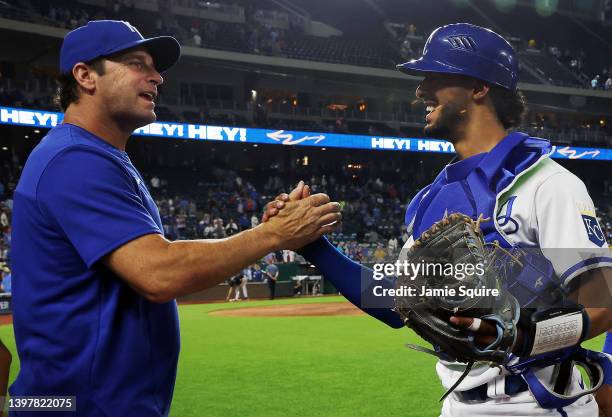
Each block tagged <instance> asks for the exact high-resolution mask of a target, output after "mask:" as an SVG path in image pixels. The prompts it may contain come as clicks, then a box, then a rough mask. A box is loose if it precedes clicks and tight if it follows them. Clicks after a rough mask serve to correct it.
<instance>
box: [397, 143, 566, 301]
mask: <svg viewBox="0 0 612 417" xmlns="http://www.w3.org/2000/svg"><path fill="white" fill-rule="evenodd" d="M551 149H552V148H551V145H550V142H548V141H546V140H544V139H539V138H531V137H529V136H528V135H526V134H524V133H511V134H510V135H508V136H506V137H505V138H504V139H503V140H502V141H501V142H500V143H499V144H498V145H497V146H496V147H495V148H494V149H492V150H491V151H490V152H489V153H485V154H479V155H475V156H472V157H470V158H467V159H465V160H462V161H459V162H457V163H454V164H451V165H448V166H446V167H445V168H444V169H443V170H442V172H440V174H439V175H438V176H437V177H436V179H435V180H434V182H433V183H432V184H431V185H429V186H428V187H427V188H425V189H423V190H422V191H421V192H420V193H419V194H417V195H416V196H415V198H414V199H413V200H412V201H411V203H410V204H409V206H408V208H407V210H406V224H409V225H410V226H409V228H411V229H412V236H413V238H414V239H415V240H416V239H417V238H418V237H419V236H421V234H422V233H423V232H424V231H425V230H427V229H429V228H430V227H431V226H432V225H433V224H434V223H435V222H437V221H439V220H441V219H442V218H443V217H444V216H445V215H447V214H451V213H463V214H466V215H468V216H470V217H471V218H472V219H477V218H479V216H481V215H482V217H483V218H488V219H490V220H489V221H486V222H483V223H481V226H480V227H481V229H482V231H483V234H484V239H485V241H486V242H487V243H493V242H498V244H499V245H500V246H502V247H504V248H506V249H507V250H509V251H510V252H513V251H521V254H520V258H521V261H522V264H523V265H522V266H521V270H520V271H518V272H513V273H509V274H507V275H508V276H512V277H513V279H512V280H511V281H509V282H506V287H507V288H508V290H509V291H510V292H511V293H512V295H514V296H515V297H516V298H517V299H518V301H519V303H520V304H521V306H523V307H536V306H540V305H541V306H547V305H551V304H554V303H555V302H556V301H558V299H559V298H560V297H563V290H562V289H561V285H560V282H559V281H558V279H557V277H556V276H555V273H554V269H553V267H552V264H551V263H550V261H548V260H547V259H546V258H545V257H544V256H543V255H542V254H541V252H540V251H539V250H534V249H529V250H527V251H526V252H525V251H523V250H522V249H523V248H520V247H519V246H517V245H512V244H511V243H509V242H508V241H507V240H506V239H505V238H504V236H503V235H502V233H500V231H499V230H498V228H497V227H496V222H495V220H494V219H495V218H496V209H497V202H498V198H499V197H500V195H501V194H503V192H504V191H505V190H507V189H509V188H510V186H511V185H512V184H514V183H515V182H516V180H518V178H519V177H520V176H521V175H522V174H524V173H526V172H527V171H528V170H529V169H531V168H533V167H535V166H536V165H537V164H538V163H539V162H540V161H542V160H543V159H544V158H546V157H547V155H548V154H549V153H550V152H551ZM514 267H515V268H517V267H518V266H517V265H515V266H514ZM536 280H537V284H538V285H534V283H535V282H536Z"/></svg>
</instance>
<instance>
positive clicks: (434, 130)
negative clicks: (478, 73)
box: [416, 73, 474, 143]
mask: <svg viewBox="0 0 612 417" xmlns="http://www.w3.org/2000/svg"><path fill="white" fill-rule="evenodd" d="M473 88H474V82H473V81H472V80H470V79H469V78H466V77H461V76H457V75H451V74H435V73H430V74H427V76H426V77H425V79H424V80H423V81H421V83H420V84H419V86H418V87H417V90H416V96H417V97H418V98H420V99H421V100H423V102H424V103H425V106H426V109H427V112H428V113H427V116H426V117H425V121H426V123H427V124H426V125H425V129H424V131H425V135H427V136H428V137H432V138H439V139H446V140H449V141H451V142H453V143H454V142H456V141H457V140H459V138H460V136H461V132H462V128H463V126H464V124H465V121H466V119H467V111H468V107H469V106H470V104H471V94H472V92H473Z"/></svg>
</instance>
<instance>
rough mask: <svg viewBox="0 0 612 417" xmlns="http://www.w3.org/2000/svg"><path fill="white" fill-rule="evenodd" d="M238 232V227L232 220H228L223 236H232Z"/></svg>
mask: <svg viewBox="0 0 612 417" xmlns="http://www.w3.org/2000/svg"><path fill="white" fill-rule="evenodd" d="M239 231H240V228H239V227H238V225H237V224H236V222H235V221H234V219H229V221H228V222H227V224H226V225H225V235H226V236H232V235H235V234H236V233H238V232H239Z"/></svg>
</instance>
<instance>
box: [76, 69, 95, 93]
mask: <svg viewBox="0 0 612 417" xmlns="http://www.w3.org/2000/svg"><path fill="white" fill-rule="evenodd" d="M72 76H73V77H74V79H75V80H76V82H77V84H78V86H79V87H80V88H82V89H83V90H85V92H87V93H89V94H92V93H93V92H94V91H95V89H96V81H97V78H98V74H97V73H96V71H95V70H94V69H93V68H92V67H90V66H89V65H87V64H85V63H84V62H78V63H77V64H75V65H74V67H72Z"/></svg>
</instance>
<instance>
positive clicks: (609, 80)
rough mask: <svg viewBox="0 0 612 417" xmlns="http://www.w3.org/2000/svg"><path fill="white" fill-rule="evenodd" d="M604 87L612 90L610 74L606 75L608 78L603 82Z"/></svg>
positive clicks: (611, 76)
mask: <svg viewBox="0 0 612 417" xmlns="http://www.w3.org/2000/svg"><path fill="white" fill-rule="evenodd" d="M604 89H605V90H612V75H608V79H607V80H606V82H605V84H604Z"/></svg>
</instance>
